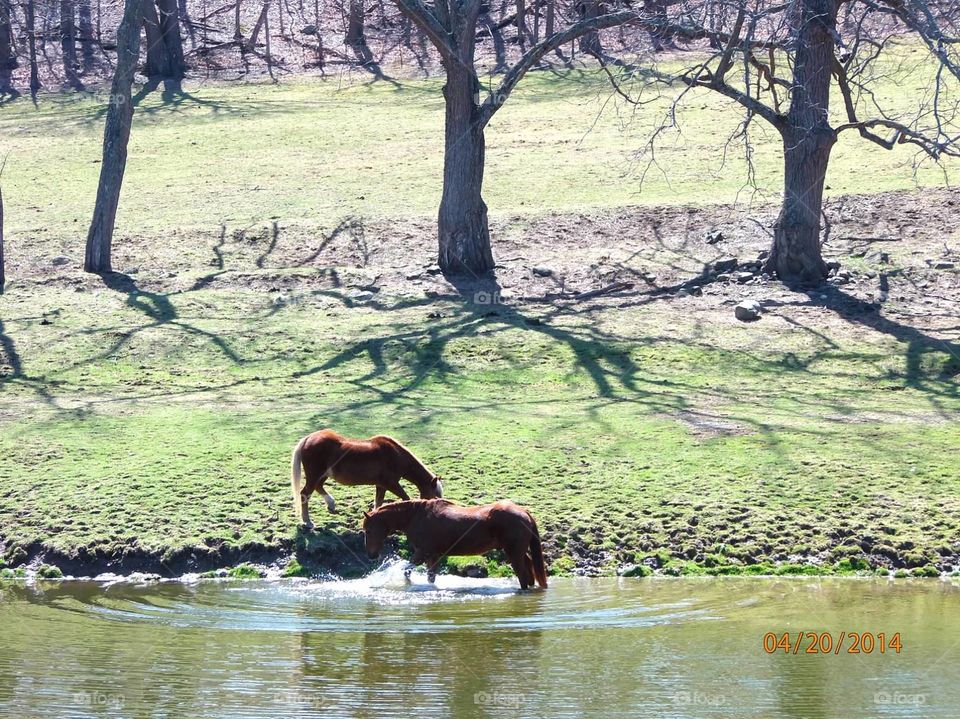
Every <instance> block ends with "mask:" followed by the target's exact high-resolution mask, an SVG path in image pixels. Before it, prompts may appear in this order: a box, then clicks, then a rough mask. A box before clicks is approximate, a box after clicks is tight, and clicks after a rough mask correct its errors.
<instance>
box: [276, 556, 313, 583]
mask: <svg viewBox="0 0 960 719" xmlns="http://www.w3.org/2000/svg"><path fill="white" fill-rule="evenodd" d="M280 576H281V577H284V578H288V579H289V578H292V577H309V576H310V571H309V570H308V569H307V568H306V567H304V566H303V565H302V564H300V562H299V561H297V558H296V557H291V559H290V561H289V562H287V566H285V567H284V568H283V571H282V572H281V573H280Z"/></svg>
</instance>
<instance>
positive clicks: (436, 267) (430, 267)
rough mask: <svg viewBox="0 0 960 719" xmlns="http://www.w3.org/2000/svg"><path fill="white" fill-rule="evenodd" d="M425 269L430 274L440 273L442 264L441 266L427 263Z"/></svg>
mask: <svg viewBox="0 0 960 719" xmlns="http://www.w3.org/2000/svg"><path fill="white" fill-rule="evenodd" d="M425 269H426V273H427V274H428V275H439V274H440V266H439V265H427V266H426V268H425Z"/></svg>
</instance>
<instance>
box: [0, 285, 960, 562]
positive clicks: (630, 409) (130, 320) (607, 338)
mask: <svg viewBox="0 0 960 719" xmlns="http://www.w3.org/2000/svg"><path fill="white" fill-rule="evenodd" d="M164 302H169V309H170V310H171V311H173V312H174V313H175V314H176V318H177V319H176V320H175V321H174V320H171V321H169V322H165V323H160V324H158V323H157V322H156V320H155V319H154V317H153V316H151V315H150V314H149V313H147V314H144V312H143V307H142V306H140V305H138V304H136V303H133V304H131V303H125V302H124V300H123V295H122V294H120V293H115V292H111V291H108V290H104V291H99V292H84V293H79V294H78V293H74V292H67V291H65V290H56V289H49V288H48V289H45V290H44V291H43V292H42V293H41V294H40V295H39V296H37V295H35V294H24V295H22V296H20V295H16V294H13V295H8V296H6V297H4V298H3V299H2V303H3V307H4V316H5V317H9V318H11V319H10V320H8V322H9V328H14V329H15V331H12V330H10V335H11V336H12V337H13V338H14V339H15V340H16V344H17V347H18V349H19V351H20V355H21V357H22V368H21V371H20V373H19V375H18V376H13V377H7V378H6V379H5V380H4V381H3V383H2V384H0V388H2V395H0V399H2V402H0V407H2V408H3V410H2V411H0V417H2V420H0V422H2V423H0V535H2V536H3V537H4V538H5V539H6V540H7V541H8V543H14V544H26V543H29V542H33V541H40V542H44V543H46V544H47V545H48V546H51V547H54V548H57V549H60V550H62V551H68V552H69V551H72V550H75V549H76V548H77V547H86V548H87V549H88V550H90V551H97V550H102V551H114V550H116V548H117V547H124V546H132V545H136V546H140V547H146V548H151V549H156V550H158V551H160V550H163V549H165V548H171V547H174V548H175V547H183V546H211V545H221V544H226V545H236V546H244V545H246V544H249V543H263V544H268V545H269V544H271V543H276V542H278V541H280V540H281V539H282V538H285V537H290V536H292V534H293V529H294V527H293V523H294V518H293V512H292V507H291V500H290V494H289V482H288V475H287V473H288V471H289V470H288V464H289V452H290V449H291V447H292V446H293V444H294V443H295V442H296V440H297V439H298V438H299V437H300V436H302V435H303V434H305V433H307V432H309V431H312V430H314V429H317V428H319V427H323V426H333V427H336V428H338V429H339V430H340V431H342V432H344V433H346V434H348V435H357V436H366V435H370V434H374V433H377V432H390V433H392V434H395V435H396V436H398V437H400V438H402V439H403V440H404V441H405V442H406V443H407V444H408V445H409V446H411V447H412V448H414V449H415V451H416V452H417V453H418V454H419V455H420V456H421V457H422V458H423V459H424V460H425V461H426V462H427V463H428V464H429V465H430V466H431V467H433V468H434V469H435V470H436V471H438V472H439V473H441V474H442V475H443V476H444V477H445V479H446V481H445V484H446V487H447V491H448V495H449V496H450V497H451V498H453V499H455V500H457V501H460V502H464V503H474V502H485V501H491V500H494V499H498V498H502V497H510V498H512V499H514V500H515V501H517V502H520V503H521V504H525V505H528V506H530V507H531V508H532V509H533V510H534V512H535V514H536V516H537V517H538V518H539V520H540V523H541V526H542V529H543V531H544V534H545V536H546V537H547V539H548V551H549V554H550V556H551V557H552V558H554V559H559V558H562V557H564V556H569V557H571V558H573V559H575V560H576V562H577V563H578V564H579V565H581V566H584V565H589V566H592V567H593V568H594V569H595V570H599V571H605V572H609V573H613V572H615V571H616V570H617V568H618V567H620V566H622V565H625V564H632V563H640V562H641V560H642V559H643V558H645V557H646V556H648V555H650V554H653V553H655V552H658V551H664V550H665V551H666V553H667V556H668V562H669V561H678V562H684V561H691V562H695V563H697V564H702V565H704V566H707V565H709V564H711V563H712V564H714V565H715V567H716V566H717V565H721V566H722V565H731V566H738V565H748V564H753V563H758V562H764V561H776V562H790V561H795V560H799V561H803V560H805V559H807V558H812V557H819V558H820V559H821V560H822V561H824V562H826V564H827V565H828V566H831V565H833V564H834V563H836V562H840V563H841V565H840V567H838V568H840V569H843V568H844V567H845V566H847V565H849V566H848V567H847V568H849V569H854V568H858V567H859V565H858V564H856V563H855V560H851V556H857V555H859V554H861V553H862V550H861V543H862V542H864V541H867V542H869V543H870V547H871V552H870V553H872V554H875V553H876V552H878V551H881V552H886V553H887V554H888V555H889V556H890V557H894V558H896V559H897V560H898V561H905V562H906V563H907V564H908V565H909V566H918V567H922V566H926V565H928V564H931V563H934V562H936V561H939V557H940V556H941V555H947V556H951V555H954V554H955V553H956V550H957V547H956V537H957V532H958V529H960V524H958V517H960V453H957V452H950V451H944V448H947V447H957V446H958V445H960V428H958V424H957V423H956V421H954V420H955V418H956V416H957V414H956V413H957V412H958V411H960V398H958V394H957V386H956V381H955V380H954V379H952V378H951V377H950V376H949V375H944V374H943V372H942V368H943V366H944V364H945V363H947V362H948V360H949V356H948V355H946V354H945V353H936V352H933V351H930V352H927V353H926V354H924V355H923V361H922V362H917V361H915V359H914V358H912V357H911V356H910V355H909V353H905V352H904V350H903V348H902V347H901V346H899V345H897V344H896V343H895V342H893V341H892V340H887V341H881V340H876V341H875V342H872V343H868V344H864V343H863V342H862V341H857V342H854V341H852V340H844V339H843V338H840V337H834V338H829V337H826V336H825V335H823V334H822V333H819V332H809V333H806V332H803V333H797V332H788V333H783V334H781V335H776V334H773V335H771V336H769V337H768V338H767V340H766V341H765V343H764V345H763V346H762V347H760V348H757V347H756V346H753V343H754V338H753V336H752V335H751V331H752V330H751V329H750V328H749V327H748V326H743V325H727V326H724V327H723V328H720V327H715V328H712V329H711V328H705V327H703V326H702V325H701V324H700V323H698V322H695V321H694V320H692V319H687V320H684V319H682V318H676V319H675V320H674V326H673V327H671V329H670V334H669V336H653V335H651V334H649V331H648V326H647V324H648V323H649V322H650V321H652V320H653V319H654V318H656V317H657V316H659V315H658V313H660V312H662V310H658V309H656V308H648V307H640V308H634V309H617V310H613V309H611V310H607V311H604V312H600V313H598V314H597V315H596V316H594V317H591V318H581V317H578V316H569V315H558V316H556V317H554V318H551V319H549V321H547V322H545V323H543V324H529V323H528V322H527V321H526V320H525V318H524V316H523V314H522V312H514V311H512V310H509V309H507V308H503V309H502V312H501V313H500V314H494V315H492V316H487V315H485V314H478V313H476V312H475V311H474V307H475V306H473V305H469V304H465V303H461V302H459V301H449V302H430V303H426V302H414V303H402V302H398V304H397V305H396V306H394V307H392V308H391V307H386V308H383V309H379V310H376V309H373V308H364V307H361V308H345V307H343V306H342V305H340V306H339V309H337V303H336V302H335V301H334V300H332V299H330V298H328V297H326V296H324V295H322V294H321V295H316V296H312V297H310V298H308V299H306V300H305V301H303V302H299V303H296V304H291V305H287V306H284V307H283V308H282V309H281V310H279V311H275V308H274V307H273V306H272V303H271V302H270V299H269V296H263V295H262V294H261V293H259V292H254V291H251V292H242V291H223V290H221V291H214V290H198V291H196V292H193V293H183V294H178V295H175V296H171V297H169V298H167V299H166V300H164ZM38 303H39V304H38ZM44 303H49V305H45V304H44ZM53 306H57V307H59V308H60V312H59V313H58V314H56V315H53V314H52V313H49V312H48V314H47V316H53V317H54V320H53V322H52V324H49V325H42V324H40V323H39V322H38V321H36V320H33V321H28V320H27V319H25V318H29V317H34V318H36V317H39V316H41V315H42V314H43V313H44V312H45V311H47V310H49V308H50V307H53ZM438 307H439V308H442V309H443V314H444V315H445V316H444V317H443V318H442V319H441V320H431V319H429V318H428V317H427V314H428V312H432V311H436V309H437V308H438ZM318 317H322V318H323V319H322V322H320V323H319V324H318V321H317V318H318ZM613 319H616V324H617V327H618V328H619V329H618V330H617V331H616V332H613V331H611V330H610V328H609V327H608V326H607V324H606V323H607V321H608V320H609V321H611V322H612V320H613ZM5 324H6V323H5ZM9 328H8V330H9ZM601 328H602V331H601ZM64 348H70V349H69V352H66V351H64ZM699 420H711V421H713V420H722V422H723V423H725V424H724V426H725V427H727V428H728V431H726V430H725V431H723V432H720V433H711V432H707V433H706V434H705V433H704V432H702V431H701V430H700V428H698V426H697V422H698V421H699ZM332 491H333V493H334V495H335V496H336V497H337V500H338V502H339V503H340V506H341V508H342V510H343V511H342V512H341V513H340V514H338V515H328V514H327V513H326V512H325V510H324V509H323V507H322V502H315V503H314V507H313V509H314V515H315V518H317V519H319V520H320V522H321V524H322V527H323V528H325V529H330V530H333V531H335V532H355V531H357V529H358V524H359V516H360V512H361V510H362V509H365V508H367V507H368V506H369V504H370V503H371V502H372V490H367V489H349V488H344V487H340V486H334V487H332ZM328 549H329V548H328ZM708 557H709V558H710V559H707V558H708ZM844 562H846V565H844V564H843V563H844ZM851 562H854V564H851ZM560 566H563V565H562V563H561V565H560ZM707 568H708V569H710V567H709V566H707ZM716 571H717V572H720V571H721V570H720V569H716ZM723 571H733V570H723Z"/></svg>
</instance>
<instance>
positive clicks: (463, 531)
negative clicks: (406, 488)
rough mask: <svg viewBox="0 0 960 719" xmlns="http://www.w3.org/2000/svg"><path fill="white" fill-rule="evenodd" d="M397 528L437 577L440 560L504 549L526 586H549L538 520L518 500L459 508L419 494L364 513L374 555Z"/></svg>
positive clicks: (416, 557)
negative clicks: (515, 502) (517, 502)
mask: <svg viewBox="0 0 960 719" xmlns="http://www.w3.org/2000/svg"><path fill="white" fill-rule="evenodd" d="M397 532H403V533H404V534H406V535H407V539H408V540H409V542H410V545H411V546H412V547H413V550H414V551H413V559H412V563H413V564H414V565H416V564H426V565H427V578H428V579H429V580H430V581H431V582H433V581H434V579H436V576H437V564H438V563H439V562H440V560H441V559H442V558H443V557H449V556H463V555H472V554H483V553H484V552H489V551H490V550H492V549H502V550H503V551H504V553H506V555H507V557H508V558H509V559H510V564H511V565H512V566H513V571H514V572H515V573H516V575H517V579H519V580H520V588H521V589H527V588H529V587H532V586H533V584H534V581H536V582H537V583H538V584H539V585H540V586H541V587H544V588H546V586H547V569H546V566H545V565H544V563H543V547H542V546H541V544H540V532H539V530H538V529H537V522H536V520H534V518H533V515H532V514H530V512H528V511H527V510H526V509H524V508H523V507H521V506H519V505H517V504H514V503H513V502H510V501H503V502H495V503H493V504H485V505H483V506H481V507H459V506H457V505H455V504H454V503H453V502H449V501H447V500H445V499H432V500H422V499H414V500H411V501H408V502H392V503H390V504H386V505H384V506H382V507H380V508H379V509H376V510H374V511H373V512H364V518H363V533H364V541H365V543H366V547H367V554H368V555H369V556H370V557H371V559H373V558H376V557H377V556H378V555H379V554H380V550H381V549H383V543H384V542H385V541H386V539H387V537H389V536H390V535H391V534H395V533H397ZM407 576H408V577H409V571H408V572H407Z"/></svg>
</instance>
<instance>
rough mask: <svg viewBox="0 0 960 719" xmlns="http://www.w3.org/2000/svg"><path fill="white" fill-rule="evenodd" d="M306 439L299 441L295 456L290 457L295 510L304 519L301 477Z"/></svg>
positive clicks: (294, 452) (298, 516)
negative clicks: (301, 500) (301, 501)
mask: <svg viewBox="0 0 960 719" xmlns="http://www.w3.org/2000/svg"><path fill="white" fill-rule="evenodd" d="M306 440H307V438H306V437H303V438H301V439H300V441H299V442H297V446H296V447H294V448H293V456H292V457H291V458H290V489H292V490H293V511H294V512H295V513H296V515H297V518H298V519H303V515H302V508H303V505H302V504H301V503H300V478H301V472H302V470H303V462H302V461H301V455H302V453H303V443H304V442H305V441H306Z"/></svg>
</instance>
